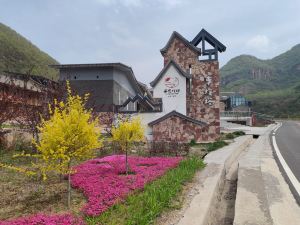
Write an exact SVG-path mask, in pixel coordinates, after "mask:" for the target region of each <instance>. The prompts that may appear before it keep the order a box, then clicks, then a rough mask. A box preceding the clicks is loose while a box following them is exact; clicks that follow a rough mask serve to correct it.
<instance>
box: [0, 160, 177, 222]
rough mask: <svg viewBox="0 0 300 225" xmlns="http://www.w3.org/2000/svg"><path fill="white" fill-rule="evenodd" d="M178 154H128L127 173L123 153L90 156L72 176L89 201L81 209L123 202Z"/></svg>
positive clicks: (92, 212) (50, 218) (66, 217)
mask: <svg viewBox="0 0 300 225" xmlns="http://www.w3.org/2000/svg"><path fill="white" fill-rule="evenodd" d="M181 160H182V158H181V157H151V158H147V157H129V158H128V162H129V167H130V173H129V174H128V175H126V166H125V156H124V155H112V156H107V157H104V158H98V159H92V160H89V161H86V162H85V163H83V164H81V165H79V166H77V167H75V168H74V169H75V171H76V172H75V173H74V174H73V175H72V176H71V184H72V186H73V188H77V189H80V190H82V191H83V193H84V195H85V196H86V197H87V198H88V203H87V204H86V205H85V206H84V207H83V209H82V211H83V213H84V214H86V215H88V216H97V215H99V214H101V213H102V212H104V211H105V210H107V209H108V208H109V207H110V206H112V205H114V204H115V203H117V202H119V201H122V200H124V199H125V197H126V196H127V195H128V194H129V193H130V192H131V191H133V190H138V189H142V188H144V186H145V184H146V183H148V182H150V181H153V180H154V179H156V178H158V177H160V176H162V175H163V174H164V173H165V172H166V171H167V170H168V169H170V168H174V167H176V166H177V165H178V164H179V162H180V161H181ZM25 224H26V225H37V224H41V225H83V224H85V223H84V221H83V219H81V218H76V217H75V216H73V215H71V214H62V215H45V214H36V215H32V216H28V217H22V218H17V219H13V220H7V221H0V225H25Z"/></svg>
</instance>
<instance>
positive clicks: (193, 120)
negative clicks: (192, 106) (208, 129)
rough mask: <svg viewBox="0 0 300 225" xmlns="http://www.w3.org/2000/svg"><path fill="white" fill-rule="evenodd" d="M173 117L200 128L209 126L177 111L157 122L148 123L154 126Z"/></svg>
mask: <svg viewBox="0 0 300 225" xmlns="http://www.w3.org/2000/svg"><path fill="white" fill-rule="evenodd" d="M171 116H177V117H179V118H181V119H184V120H187V121H189V122H191V123H194V124H197V125H200V126H207V123H205V122H202V121H200V120H195V119H193V118H191V117H188V116H186V115H183V114H181V113H179V112H177V111H175V110H173V111H172V112H169V113H168V114H166V115H164V116H162V117H160V118H158V119H157V120H154V121H152V122H150V123H148V125H149V126H153V125H155V124H157V123H160V122H161V121H163V120H165V119H167V118H169V117H171Z"/></svg>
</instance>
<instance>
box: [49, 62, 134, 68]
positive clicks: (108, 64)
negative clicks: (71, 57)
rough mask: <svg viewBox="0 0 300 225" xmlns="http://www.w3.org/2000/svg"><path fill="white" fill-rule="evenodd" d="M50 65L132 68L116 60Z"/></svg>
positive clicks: (62, 66)
mask: <svg viewBox="0 0 300 225" xmlns="http://www.w3.org/2000/svg"><path fill="white" fill-rule="evenodd" d="M49 66H50V67H53V68H56V69H62V68H95V67H96V68H97V67H101V68H102V67H121V68H126V69H131V67H130V66H127V65H125V64H123V63H120V62H116V63H86V64H56V65H49Z"/></svg>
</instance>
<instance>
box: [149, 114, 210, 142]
mask: <svg viewBox="0 0 300 225" xmlns="http://www.w3.org/2000/svg"><path fill="white" fill-rule="evenodd" d="M207 131H208V127H207V126H201V125H198V124H195V123H193V122H190V121H188V120H185V119H182V118H180V117H177V116H171V117H168V118H166V119H165V120H163V121H161V122H158V123H156V124H154V125H153V127H152V132H153V141H167V142H172V141H176V142H190V141H191V140H195V141H196V142H201V141H207V140H208V136H207Z"/></svg>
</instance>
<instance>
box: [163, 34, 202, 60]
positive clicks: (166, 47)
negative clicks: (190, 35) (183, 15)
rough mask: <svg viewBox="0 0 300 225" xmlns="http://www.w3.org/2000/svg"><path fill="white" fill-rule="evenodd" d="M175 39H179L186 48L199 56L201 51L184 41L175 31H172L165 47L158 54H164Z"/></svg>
mask: <svg viewBox="0 0 300 225" xmlns="http://www.w3.org/2000/svg"><path fill="white" fill-rule="evenodd" d="M175 37H177V38H178V39H180V40H181V41H182V42H183V43H184V44H185V45H186V46H187V47H189V48H190V49H192V50H193V51H195V52H196V53H198V54H199V55H200V54H201V49H200V48H197V47H196V46H195V45H193V44H191V43H190V42H189V41H188V40H186V39H185V38H184V37H183V36H182V35H181V34H179V33H178V32H177V31H173V33H172V35H171V37H170V38H169V40H168V42H167V44H166V46H165V47H163V48H162V49H161V50H160V52H161V54H164V53H165V52H166V51H167V50H168V48H169V47H170V44H171V43H172V41H173V39H174V38H175Z"/></svg>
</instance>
